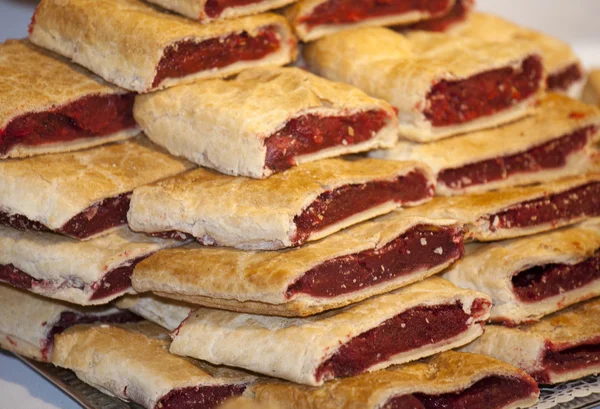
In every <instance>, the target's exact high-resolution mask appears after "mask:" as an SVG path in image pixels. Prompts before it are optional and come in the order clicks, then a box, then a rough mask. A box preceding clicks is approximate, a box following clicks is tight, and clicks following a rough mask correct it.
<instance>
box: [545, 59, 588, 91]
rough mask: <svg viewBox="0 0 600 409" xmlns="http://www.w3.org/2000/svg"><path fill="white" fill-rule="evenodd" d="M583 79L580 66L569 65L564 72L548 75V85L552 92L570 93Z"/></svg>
mask: <svg viewBox="0 0 600 409" xmlns="http://www.w3.org/2000/svg"><path fill="white" fill-rule="evenodd" d="M582 79H583V72H582V71H581V67H580V66H579V64H577V63H575V64H572V65H569V66H568V67H567V68H565V69H564V70H562V71H560V72H557V73H555V74H551V75H548V79H547V84H548V89H549V90H551V91H563V92H564V91H568V90H569V88H570V87H571V85H573V84H575V83H576V82H578V81H581V80H582Z"/></svg>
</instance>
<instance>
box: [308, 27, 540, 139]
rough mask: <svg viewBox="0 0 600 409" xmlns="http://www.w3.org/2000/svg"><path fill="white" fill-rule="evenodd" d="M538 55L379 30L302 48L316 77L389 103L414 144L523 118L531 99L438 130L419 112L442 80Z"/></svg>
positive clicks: (517, 45)
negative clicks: (350, 86) (429, 94)
mask: <svg viewBox="0 0 600 409" xmlns="http://www.w3.org/2000/svg"><path fill="white" fill-rule="evenodd" d="M537 53H538V52H537V49H536V47H535V46H534V45H532V44H530V43H528V42H524V41H523V42H512V43H509V42H504V43H500V42H491V41H483V40H478V39H476V38H467V37H457V36H454V35H447V34H443V33H430V32H421V31H419V32H413V33H410V34H407V35H402V34H399V33H396V32H394V31H392V30H389V29H386V28H379V27H375V28H362V29H354V30H348V31H343V32H340V33H337V34H333V35H331V36H328V37H325V38H322V39H320V40H318V41H316V42H313V43H310V44H308V45H307V46H306V47H305V48H304V58H305V60H306V62H307V63H308V65H309V67H310V68H311V70H312V71H314V72H315V73H318V74H319V75H322V76H324V77H326V78H328V79H330V80H334V81H342V82H347V83H349V84H352V85H354V86H356V87H358V88H360V89H362V90H363V91H365V92H366V93H367V94H369V95H373V96H376V97H378V98H382V99H384V100H386V101H388V102H390V103H391V104H392V105H393V106H394V107H396V108H397V109H398V111H399V114H398V116H399V119H400V128H399V129H400V137H401V138H405V139H409V140H413V141H417V142H431V141H434V140H438V139H442V138H446V137H449V136H452V135H456V134H460V133H465V132H473V131H477V130H480V129H485V128H491V127H495V126H498V125H502V124H505V123H507V122H511V121H514V120H517V119H519V118H522V117H524V116H526V115H528V114H529V113H530V112H531V109H532V108H533V105H534V104H535V102H536V95H533V96H532V97H530V98H528V99H526V100H523V101H521V102H519V103H517V104H515V105H514V106H513V107H511V108H510V109H505V110H502V111H500V112H498V113H496V114H494V115H489V116H483V117H480V118H479V119H476V120H474V121H470V122H465V123H463V124H458V125H450V126H443V127H434V126H433V125H432V123H431V121H429V120H428V119H427V118H426V117H425V115H424V114H423V109H424V108H425V106H426V101H427V95H428V93H429V92H430V90H431V88H432V86H433V85H434V84H435V83H437V82H439V81H441V80H450V81H456V80H462V79H467V78H470V77H472V76H475V75H477V74H481V73H483V72H487V71H490V70H494V69H498V68H502V67H520V66H521V63H522V62H523V61H524V60H525V59H526V58H528V57H530V56H532V55H537ZM540 81H541V80H540ZM540 87H541V83H540ZM541 88H542V87H541Z"/></svg>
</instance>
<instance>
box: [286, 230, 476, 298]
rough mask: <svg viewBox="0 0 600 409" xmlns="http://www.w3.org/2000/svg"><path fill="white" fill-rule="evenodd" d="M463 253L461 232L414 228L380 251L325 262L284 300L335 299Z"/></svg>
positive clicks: (306, 276)
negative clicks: (297, 297) (301, 297)
mask: <svg viewBox="0 0 600 409" xmlns="http://www.w3.org/2000/svg"><path fill="white" fill-rule="evenodd" d="M463 252H464V245H463V230H462V229H460V228H456V227H437V226H428V225H419V226H415V227H413V228H412V229H410V230H408V231H407V232H406V233H404V234H403V235H401V236H399V237H398V238H396V239H394V240H392V241H391V242H389V243H388V244H386V245H385V246H383V247H381V248H379V249H373V250H365V251H362V252H360V253H356V254H350V255H347V256H342V257H338V258H335V259H333V260H329V261H326V262H324V263H322V264H320V265H318V266H317V267H314V268H313V269H311V270H310V271H308V272H307V273H306V274H304V275H303V276H302V277H301V278H300V279H299V280H298V281H296V282H295V283H294V284H292V285H290V287H289V288H288V290H287V297H288V298H291V297H293V296H294V295H296V294H299V293H303V294H309V295H311V296H313V297H335V296H338V295H342V294H347V293H351V292H355V291H360V290H362V289H364V288H367V287H370V286H373V285H377V284H380V283H384V282H387V281H390V280H393V279H395V278H397V277H401V276H405V275H409V274H411V273H413V272H416V271H422V270H426V269H431V268H433V267H435V266H439V265H441V264H444V263H448V262H453V261H455V260H458V259H459V258H461V257H462V255H463Z"/></svg>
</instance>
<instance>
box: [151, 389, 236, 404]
mask: <svg viewBox="0 0 600 409" xmlns="http://www.w3.org/2000/svg"><path fill="white" fill-rule="evenodd" d="M246 386H247V385H218V386H217V385H215V386H196V387H188V388H181V389H175V390H172V391H171V392H169V393H168V394H166V395H165V396H163V397H162V398H160V400H159V401H158V403H157V404H156V406H155V408H156V409H214V408H216V407H217V406H219V405H220V404H221V403H223V402H225V400H227V399H229V398H232V397H234V396H239V395H241V394H242V393H244V390H246Z"/></svg>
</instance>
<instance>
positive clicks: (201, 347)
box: [170, 278, 489, 386]
mask: <svg viewBox="0 0 600 409" xmlns="http://www.w3.org/2000/svg"><path fill="white" fill-rule="evenodd" d="M476 299H478V300H485V301H488V300H489V298H488V297H487V296H486V295H484V294H482V293H478V292H475V291H471V290H463V289H459V288H458V287H455V286H454V285H452V284H450V283H449V282H447V281H445V280H442V279H440V278H430V279H428V280H425V281H421V282H419V283H417V284H413V285H411V286H409V287H406V288H403V289H401V290H398V291H395V292H392V293H389V294H385V295H381V296H378V297H374V298H370V299H368V300H366V301H363V302H361V303H359V304H354V305H351V306H349V307H347V308H344V309H340V310H336V311H332V312H328V313H326V314H321V315H316V316H314V317H309V318H279V317H267V316H261V315H249V314H239V313H235V312H229V311H220V310H212V309H206V308H200V309H198V310H196V311H195V312H193V313H192V314H191V315H190V317H189V318H188V319H187V320H185V321H184V322H183V323H182V324H181V326H180V327H179V328H178V329H177V330H176V331H175V332H173V333H172V334H171V336H172V337H173V342H172V344H171V348H170V350H171V352H172V353H175V354H178V355H186V356H191V357H194V358H197V359H202V360H205V361H208V362H211V363H213V364H216V365H221V364H223V365H229V366H236V367H240V368H246V369H249V370H251V371H253V372H258V373H263V374H266V375H269V376H274V377H277V378H282V379H287V380H290V381H292V382H296V383H302V384H306V385H314V386H317V385H321V384H323V379H318V378H317V376H316V374H315V371H316V370H317V368H318V367H319V366H320V364H322V363H323V362H325V361H326V360H327V359H328V358H330V357H331V356H333V355H334V354H335V353H336V352H337V351H338V349H339V348H340V347H341V346H342V345H343V344H345V343H346V342H348V341H350V340H351V339H352V338H354V337H356V336H358V335H360V334H362V333H364V332H366V331H368V330H370V329H372V328H375V327H378V326H379V325H381V324H382V323H383V322H384V321H386V320H388V319H390V318H393V317H395V316H397V315H399V314H401V313H402V312H404V311H406V310H409V309H412V308H415V307H418V306H432V305H448V304H455V303H456V302H460V303H461V304H462V308H463V310H464V311H465V312H467V313H470V312H471V308H472V306H473V304H474V302H475V300H476ZM484 309H485V310H487V307H486V306H484ZM485 319H487V311H485V312H484V313H483V315H482V316H477V317H474V319H472V320H469V321H470V322H469V323H468V329H467V330H466V331H464V332H462V333H461V334H459V335H458V336H456V337H454V338H451V339H447V340H444V341H442V342H438V343H434V344H429V345H427V344H426V345H424V346H421V347H419V348H416V349H413V350H408V351H406V352H404V353H401V354H398V355H395V356H392V357H391V358H390V359H388V360H385V361H384V362H381V363H378V364H375V365H373V366H371V367H370V368H369V369H368V371H369V372H370V371H376V370H379V369H383V368H385V367H388V366H390V365H393V364H399V363H404V362H409V361H414V360H416V359H419V358H422V357H425V356H430V355H433V354H436V353H438V352H441V351H445V350H449V349H452V348H455V347H458V346H460V345H464V344H466V343H468V342H470V341H471V340H473V339H475V338H477V337H478V336H479V335H480V334H481V333H482V331H483V329H482V327H481V325H480V320H485Z"/></svg>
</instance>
